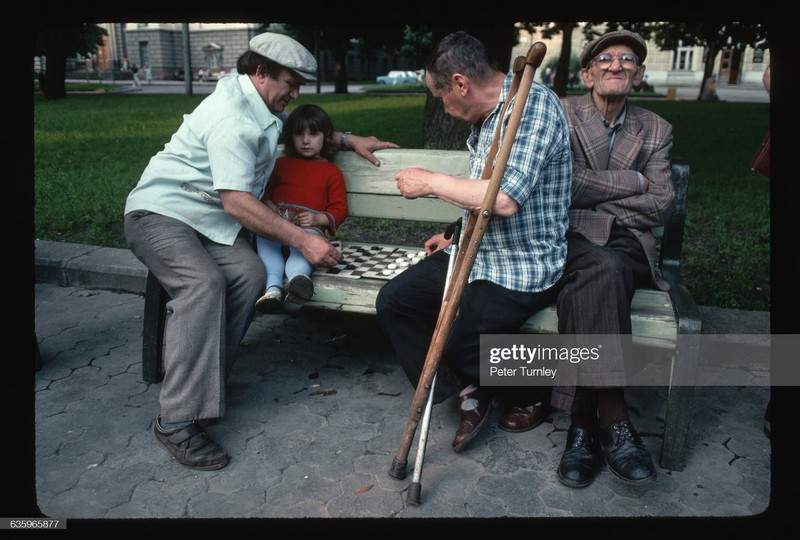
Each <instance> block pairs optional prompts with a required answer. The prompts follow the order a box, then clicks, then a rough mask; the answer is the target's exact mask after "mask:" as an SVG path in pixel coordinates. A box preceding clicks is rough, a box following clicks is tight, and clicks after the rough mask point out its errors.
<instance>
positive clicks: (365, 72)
mask: <svg viewBox="0 0 800 540" xmlns="http://www.w3.org/2000/svg"><path fill="white" fill-rule="evenodd" d="M101 26H102V27H104V28H105V29H106V30H107V31H108V38H107V40H106V45H105V46H104V47H101V48H100V50H98V52H97V55H96V57H95V58H90V59H76V60H74V61H71V62H70V63H69V65H68V66H67V70H68V74H69V75H70V76H73V77H75V76H79V77H81V76H83V75H84V74H86V75H88V74H89V73H92V74H96V75H97V76H99V77H101V78H103V79H111V80H113V79H115V78H130V72H129V69H130V67H132V66H134V65H135V66H137V67H139V68H143V67H145V66H148V65H149V66H150V68H151V70H152V73H153V79H154V80H183V78H184V74H183V71H184V65H185V64H186V62H185V58H184V49H185V42H186V41H188V49H189V53H190V58H189V60H190V65H191V69H192V71H193V73H192V77H193V79H197V78H198V77H197V75H198V72H199V70H201V69H202V70H203V71H204V72H206V73H210V74H211V77H210V80H214V79H215V78H216V77H218V76H219V75H222V74H224V73H230V72H231V71H233V70H234V68H235V66H236V60H237V59H238V57H239V55H240V54H241V53H242V52H243V51H245V50H246V49H247V43H248V42H249V40H250V38H252V37H253V36H254V35H256V34H258V33H260V32H261V31H262V29H261V25H260V24H257V23H189V24H188V25H186V27H187V28H188V32H186V33H184V24H182V23H104V24H101ZM186 34H188V35H186ZM561 40H562V38H561V36H560V35H558V36H556V37H554V38H552V39H544V38H542V37H541V35H540V34H539V33H538V32H537V33H536V34H533V35H532V34H529V33H528V32H525V31H521V32H520V41H519V45H518V46H517V47H515V49H514V51H513V57H516V56H518V55H524V54H525V53H526V52H527V50H528V48H529V47H530V45H531V44H532V43H533V42H535V41H543V42H544V43H545V44H546V45H547V54H546V56H545V58H544V61H543V63H542V65H543V66H544V65H547V64H548V63H549V62H550V61H551V60H552V59H553V58H556V57H558V56H559V55H560V54H561ZM584 45H586V40H585V38H584V37H583V32H582V31H581V29H580V28H577V29H575V31H574V33H573V36H572V54H573V56H574V57H575V58H577V57H578V55H579V54H580V51H581V50H582V49H583V47H584ZM312 52H313V51H312ZM316 57H317V62H318V64H319V68H320V80H321V81H325V82H331V81H333V80H334V75H335V62H334V59H333V55H332V53H331V52H330V51H327V50H323V51H318V52H317V54H316ZM769 61H770V58H769V50H761V49H753V48H751V47H746V48H745V49H744V50H739V49H737V48H729V49H723V50H722V51H721V52H720V53H719V54H718V55H717V58H716V59H715V61H714V69H713V73H714V75H715V76H716V78H717V82H718V84H719V85H720V86H725V85H750V84H753V85H761V84H762V83H761V78H762V75H763V73H764V69H765V68H766V66H767V64H768V63H769ZM43 62H44V59H38V58H37V59H34V69H36V66H37V65H41V64H43ZM645 64H646V65H647V72H646V74H645V77H646V82H647V83H649V84H650V85H653V86H699V85H700V83H701V81H702V77H703V68H704V51H703V47H694V46H693V47H682V48H679V49H678V50H665V51H661V50H659V49H658V47H657V46H656V45H655V44H654V43H650V45H649V47H648V55H647V61H646V62H645ZM421 67H422V66H417V65H413V62H412V61H411V60H409V59H407V58H403V57H398V56H395V55H390V54H388V53H385V52H383V51H370V52H369V54H362V52H361V51H360V50H358V49H357V47H355V46H354V47H352V48H351V49H350V51H349V52H348V57H347V75H348V79H349V80H351V81H372V80H374V79H375V77H377V76H378V75H384V74H386V73H387V72H388V71H390V70H417V69H419V68H421ZM544 71H545V70H544V69H541V70H539V71H538V77H541V76H542V75H543V74H544ZM70 72H71V73H70Z"/></svg>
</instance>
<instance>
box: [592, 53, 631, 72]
mask: <svg viewBox="0 0 800 540" xmlns="http://www.w3.org/2000/svg"><path fill="white" fill-rule="evenodd" d="M614 58H616V59H617V60H619V65H621V66H622V67H624V68H628V69H630V68H635V67H636V66H638V65H639V57H638V56H636V55H635V54H633V53H623V54H620V55H619V56H614V55H612V54H598V55H597V56H595V57H594V58H593V59H592V62H594V65H596V66H597V67H599V68H600V69H608V68H610V67H611V64H613V63H614Z"/></svg>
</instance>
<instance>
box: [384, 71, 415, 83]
mask: <svg viewBox="0 0 800 540" xmlns="http://www.w3.org/2000/svg"><path fill="white" fill-rule="evenodd" d="M419 81H420V79H419V76H418V75H417V72H416V71H390V72H389V74H388V75H381V76H380V77H378V78H376V79H375V82H377V83H378V84H403V83H416V82H419Z"/></svg>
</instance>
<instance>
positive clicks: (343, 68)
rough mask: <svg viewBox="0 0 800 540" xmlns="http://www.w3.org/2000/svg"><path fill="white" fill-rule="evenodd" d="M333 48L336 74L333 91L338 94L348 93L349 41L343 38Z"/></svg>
mask: <svg viewBox="0 0 800 540" xmlns="http://www.w3.org/2000/svg"><path fill="white" fill-rule="evenodd" d="M338 43H339V44H337V45H335V46H334V48H333V61H334V63H335V64H334V75H333V92H334V93H336V94H347V93H348V91H347V46H348V42H347V41H346V40H343V41H341V42H338Z"/></svg>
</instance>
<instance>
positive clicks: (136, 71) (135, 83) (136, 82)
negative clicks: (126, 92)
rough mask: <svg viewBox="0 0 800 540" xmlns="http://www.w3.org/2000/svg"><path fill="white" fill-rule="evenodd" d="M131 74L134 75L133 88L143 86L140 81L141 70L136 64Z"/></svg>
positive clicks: (132, 67)
mask: <svg viewBox="0 0 800 540" xmlns="http://www.w3.org/2000/svg"><path fill="white" fill-rule="evenodd" d="M131 73H132V74H133V86H142V81H141V79H139V68H138V67H136V64H133V65H132V66H131Z"/></svg>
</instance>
